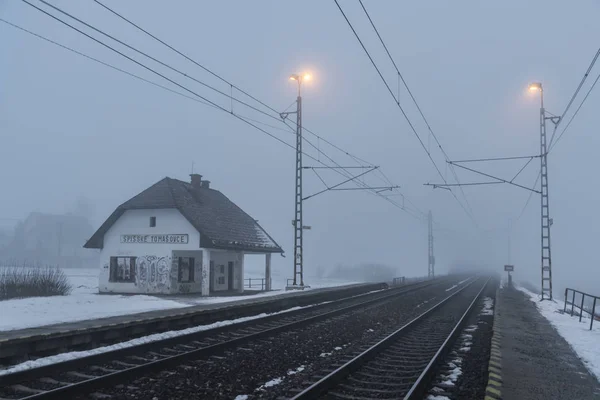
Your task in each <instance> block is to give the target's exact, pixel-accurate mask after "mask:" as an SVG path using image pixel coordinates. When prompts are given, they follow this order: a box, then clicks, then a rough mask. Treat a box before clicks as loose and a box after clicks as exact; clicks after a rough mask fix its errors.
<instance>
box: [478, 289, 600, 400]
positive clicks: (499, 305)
mask: <svg viewBox="0 0 600 400" xmlns="http://www.w3.org/2000/svg"><path fill="white" fill-rule="evenodd" d="M496 297H497V298H496V314H495V317H494V331H495V332H494V333H495V335H494V338H495V339H494V340H493V345H492V346H493V350H494V352H495V354H496V355H497V357H494V358H493V359H492V360H491V361H490V368H489V371H490V385H488V391H487V396H486V400H490V399H511V400H512V399H515V400H517V399H528V400H536V399H540V400H541V399H543V400H546V399H556V400H559V399H565V400H571V399H577V400H586V399H600V384H599V383H598V379H597V375H600V329H598V330H593V331H589V330H588V329H589V320H588V322H587V323H585V322H582V323H579V318H575V317H570V316H569V315H568V314H562V308H563V303H562V302H560V301H559V302H554V301H547V300H546V301H543V302H540V301H539V296H537V295H536V294H534V293H531V292H529V291H527V290H525V289H522V288H518V289H514V288H507V287H505V288H501V289H499V291H498V294H497V296H496ZM598 325H600V324H598ZM582 343H587V345H583V346H581V344H582ZM593 352H596V353H597V354H596V355H595V356H594V354H592V353H593ZM500 360H501V361H500ZM498 361H500V362H498Z"/></svg>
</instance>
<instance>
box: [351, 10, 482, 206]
mask: <svg viewBox="0 0 600 400" xmlns="http://www.w3.org/2000/svg"><path fill="white" fill-rule="evenodd" d="M358 1H359V3H360V5H361V7H362V9H363V11H364V12H365V15H366V16H367V18H368V19H369V22H370V23H371V26H372V27H373V30H374V31H375V33H376V34H377V37H378V38H379V41H380V42H381V44H382V46H383V48H384V49H385V52H386V53H387V55H388V57H389V59H390V61H391V62H392V64H393V65H394V68H395V69H396V73H397V74H398V78H399V79H400V80H401V81H402V84H403V85H404V87H405V88H406V91H407V92H408V94H409V96H410V98H411V99H412V101H413V103H414V104H415V106H416V107H417V110H418V111H419V114H420V115H421V118H422V119H423V122H425V125H426V126H427V129H428V130H429V134H430V135H429V136H428V138H430V137H431V136H433V138H434V140H435V142H436V143H437V145H438V148H439V149H440V150H441V152H442V154H443V155H444V158H445V159H446V161H450V158H449V157H448V154H446V151H445V150H444V148H443V147H442V144H441V143H440V141H439V140H438V138H437V136H436V134H435V133H434V132H433V129H432V128H431V125H430V124H429V121H428V120H427V118H426V117H425V114H424V113H423V110H421V106H419V103H418V102H417V99H416V98H415V96H414V95H413V93H412V91H411V90H410V88H409V87H408V84H407V83H406V80H405V79H404V76H403V75H402V73H401V72H400V69H399V68H398V66H397V65H396V61H395V60H394V57H392V54H391V53H390V51H389V50H388V47H387V46H386V44H385V42H384V41H383V38H382V37H381V35H380V34H379V30H378V29H377V26H375V22H373V19H372V18H371V15H369V12H368V11H367V8H366V7H365V5H364V4H363V2H362V0H358ZM399 87H400V81H398V97H397V99H396V102H397V103H398V105H399V104H400V88H399ZM427 149H428V151H429V144H428V146H427ZM450 170H451V171H452V175H453V176H454V179H455V180H456V183H459V184H460V180H459V179H458V174H457V173H456V170H455V169H454V166H452V165H450ZM459 189H460V191H461V194H462V196H463V198H464V199H465V202H466V203H467V206H468V208H469V210H470V211H471V213H472V212H473V209H472V208H471V204H470V203H469V199H467V195H466V194H465V192H464V190H463V188H462V186H460V185H459Z"/></svg>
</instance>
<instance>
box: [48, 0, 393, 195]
mask: <svg viewBox="0 0 600 400" xmlns="http://www.w3.org/2000/svg"><path fill="white" fill-rule="evenodd" d="M40 1H43V0H40ZM93 1H94V2H96V3H97V4H99V5H100V6H102V7H103V8H105V9H106V10H108V11H110V12H111V13H112V14H114V15H116V16H117V17H119V18H121V19H122V20H124V21H126V22H127V23H129V24H130V25H132V26H134V27H135V28H137V29H138V30H140V31H142V32H143V33H145V34H146V35H148V36H150V37H152V38H153V39H154V40H156V41H158V42H159V43H161V44H163V45H164V46H166V47H168V48H169V49H171V50H173V51H174V52H176V53H177V54H179V55H181V56H182V57H184V58H185V59H187V60H188V61H190V62H192V63H194V64H195V65H197V66H198V67H200V68H202V69H203V70H205V71H207V72H209V73H210V74H212V75H213V76H215V77H217V78H218V79H220V80H221V81H223V82H225V83H227V84H228V85H230V86H231V87H232V88H235V89H237V90H239V91H240V92H241V93H243V94H245V95H246V96H248V97H250V98H251V99H253V100H255V101H257V102H259V103H260V104H261V105H263V106H265V107H266V108H268V109H270V110H271V111H273V112H277V111H276V110H275V109H274V108H273V107H271V106H269V105H267V104H266V103H264V102H262V101H261V100H259V99H258V98H256V97H255V96H253V95H251V94H249V93H248V92H246V91H245V90H243V89H241V88H239V87H238V86H237V85H235V84H233V83H231V82H230V81H228V80H226V79H225V78H223V77H222V76H220V75H219V74H217V73H215V72H214V71H212V70H210V69H209V68H207V67H205V66H204V65H202V64H200V63H199V62H197V61H196V60H194V59H192V58H191V57H189V56H188V55H186V54H185V53H183V52H181V51H180V50H178V49H176V48H175V47H174V46H172V45H170V44H168V43H166V42H165V41H164V40H161V39H160V38H158V37H157V36H155V35H153V34H152V33H150V32H149V31H148V30H146V29H144V28H142V27H141V26H140V25H138V24H136V23H134V22H133V21H132V20H131V19H130V18H127V17H125V16H123V15H122V14H121V13H118V12H117V11H115V10H113V9H112V8H110V7H108V6H106V5H105V4H103V3H102V2H101V1H99V0H93ZM293 104H294V103H292V105H293ZM290 107H291V105H290ZM288 109H289V107H288ZM284 122H285V121H284ZM292 123H293V122H292ZM286 125H287V123H286ZM287 126H288V127H289V125H287ZM303 131H306V132H308V133H310V134H312V135H313V136H315V137H317V138H318V139H319V141H321V140H322V141H324V142H325V143H327V144H328V145H330V146H332V147H334V148H335V149H336V150H338V151H341V152H343V153H344V154H346V155H347V156H349V157H351V158H353V159H355V160H356V161H357V162H361V163H368V164H371V165H372V163H370V162H368V161H366V160H364V159H361V158H359V157H356V156H354V155H352V154H350V153H348V152H347V151H345V150H343V149H341V148H340V147H338V146H337V145H335V144H333V143H332V142H330V141H329V140H327V139H325V138H323V137H321V136H319V135H317V134H316V133H314V132H313V131H311V130H309V129H307V128H306V127H303ZM304 140H306V138H304ZM311 145H312V143H311ZM312 146H313V147H315V146H314V145H312ZM315 148H316V149H317V154H324V153H323V152H322V151H321V150H320V149H319V147H318V146H317V147H315ZM329 159H330V160H331V158H329ZM331 161H333V160H331ZM338 165H339V164H338ZM378 170H379V169H378ZM346 176H348V175H346ZM350 176H351V175H350ZM355 183H360V181H357V182H355ZM390 185H391V186H393V184H391V182H390ZM363 186H365V187H366V185H363Z"/></svg>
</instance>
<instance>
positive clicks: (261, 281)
mask: <svg viewBox="0 0 600 400" xmlns="http://www.w3.org/2000/svg"><path fill="white" fill-rule="evenodd" d="M272 282H273V279H271V283H272ZM265 283H266V278H246V279H244V289H246V288H248V289H252V288H259V287H260V290H261V291H264V290H265ZM271 287H272V286H271Z"/></svg>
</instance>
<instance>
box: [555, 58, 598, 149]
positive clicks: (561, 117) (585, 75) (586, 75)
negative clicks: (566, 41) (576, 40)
mask: <svg viewBox="0 0 600 400" xmlns="http://www.w3.org/2000/svg"><path fill="white" fill-rule="evenodd" d="M599 56H600V48H598V51H596V54H595V55H594V57H593V58H592V61H591V62H590V65H589V66H588V68H587V70H586V71H585V74H583V78H581V81H580V82H579V85H578V86H577V89H575V93H573V96H571V100H569V103H568V104H567V107H565V110H564V111H563V113H562V114H561V116H560V119H559V122H558V123H557V124H556V125H555V126H554V132H552V137H550V142H548V143H549V144H550V145H549V147H550V149H549V150H548V152H550V150H552V147H554V146H553V144H554V135H555V134H556V130H557V128H558V125H559V124H560V122H562V120H563V118H564V117H565V115H567V112H568V111H569V109H570V108H571V105H573V102H574V101H575V98H576V97H577V95H578V94H579V91H580V90H581V88H582V87H583V85H584V83H585V81H586V80H587V78H588V77H589V75H590V72H591V71H592V69H593V68H594V65H595V64H596V61H597V60H598V57H599ZM598 77H600V75H598ZM596 82H598V78H596V81H594V84H593V85H592V87H591V89H590V90H589V91H588V94H587V95H586V96H585V98H584V99H583V101H582V103H581V104H580V105H579V107H578V108H577V111H576V112H575V114H574V115H573V117H572V118H571V120H570V121H569V124H568V125H567V126H566V127H565V129H563V131H562V133H561V134H560V136H559V137H558V139H556V142H558V141H559V140H560V138H561V137H562V135H563V134H564V132H565V131H566V130H567V128H568V127H569V125H571V122H572V121H573V119H574V118H575V116H576V115H577V113H578V112H579V109H580V108H581V106H582V105H583V103H584V102H585V100H586V99H587V97H588V96H589V94H590V92H591V91H592V89H593V88H594V86H596Z"/></svg>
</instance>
